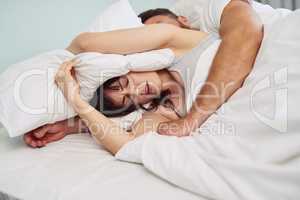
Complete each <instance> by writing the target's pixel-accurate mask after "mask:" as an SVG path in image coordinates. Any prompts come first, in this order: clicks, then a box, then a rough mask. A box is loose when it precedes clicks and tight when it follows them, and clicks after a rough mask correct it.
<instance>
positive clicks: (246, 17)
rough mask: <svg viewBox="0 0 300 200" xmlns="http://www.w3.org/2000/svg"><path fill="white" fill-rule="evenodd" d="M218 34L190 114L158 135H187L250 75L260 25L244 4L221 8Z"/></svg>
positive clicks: (239, 0) (236, 1) (243, 0)
mask: <svg viewBox="0 0 300 200" xmlns="http://www.w3.org/2000/svg"><path fill="white" fill-rule="evenodd" d="M219 32H220V36H221V39H222V42H221V44H220V47H219V49H218V52H217V54H216V56H215V58H214V60H213V63H212V66H211V69H210V72H209V75H208V78H207V80H206V84H205V85H204V86H203V88H202V89H201V91H200V93H199V95H198V97H197V99H196V101H195V102H194V103H193V106H192V109H191V111H190V112H189V113H188V114H187V116H186V117H185V118H184V119H181V120H179V121H175V122H173V124H172V127H173V128H172V129H165V128H164V129H162V128H161V127H162V125H161V126H160V127H159V130H158V131H159V133H161V134H165V135H177V136H184V135H189V133H190V132H191V131H192V130H194V129H196V128H198V127H199V126H201V124H203V123H204V122H205V121H206V120H207V118H208V117H209V116H210V115H211V114H212V113H213V112H215V111H216V110H217V109H218V108H219V107H220V106H221V105H222V104H223V103H224V102H226V101H227V100H228V99H229V97H230V96H231V95H232V94H233V93H234V92H236V91H237V90H238V89H239V88H240V87H241V86H242V84H243V82H244V80H245V78H246V77H247V76H248V74H249V73H250V72H251V70H252V67H253V64H254V62H255V59H256V55H257V53H258V50H259V48H260V44H261V42H262V39H263V25H262V23H261V21H260V19H259V18H258V16H257V15H256V13H255V12H254V10H253V9H252V8H251V5H250V4H249V2H248V1H246V0H232V1H231V2H230V3H229V4H228V5H227V6H226V7H225V9H224V11H223V14H222V18H221V25H220V30H219ZM208 97H209V98H208ZM171 123H172V122H169V123H168V124H164V127H166V125H171ZM174 125H176V126H177V128H176V129H174V127H175V126H174Z"/></svg>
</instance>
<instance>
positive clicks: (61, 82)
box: [55, 60, 80, 105]
mask: <svg viewBox="0 0 300 200" xmlns="http://www.w3.org/2000/svg"><path fill="white" fill-rule="evenodd" d="M76 64H78V61H77V60H71V61H67V62H64V63H63V64H62V65H61V66H60V68H59V69H58V71H57V73H56V76H55V82H56V84H57V86H58V87H59V89H60V90H61V91H62V92H63V94H64V96H65V99H66V100H67V101H68V103H70V104H71V105H73V104H74V102H75V101H76V100H78V99H80V91H79V84H78V82H77V79H76V76H75V70H74V68H73V67H74V66H75V65H76Z"/></svg>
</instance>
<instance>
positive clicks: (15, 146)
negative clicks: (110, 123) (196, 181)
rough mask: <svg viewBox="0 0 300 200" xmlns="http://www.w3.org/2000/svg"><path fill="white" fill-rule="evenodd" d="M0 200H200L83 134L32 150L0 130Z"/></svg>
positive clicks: (20, 139)
mask: <svg viewBox="0 0 300 200" xmlns="http://www.w3.org/2000/svg"><path fill="white" fill-rule="evenodd" d="M0 199H1V200H2V199H5V200H6V199H9V200H11V199H24V200H26V199H28V200H35V199H36V200H40V199H43V200H68V199H70V200H79V199H89V200H93V199H97V200H99V199H110V200H126V199H128V200H135V199H138V200H140V199H143V200H147V199H149V200H153V199H178V200H179V199H183V200H194V199H202V198H201V197H199V196H196V195H194V194H192V193H190V192H187V191H185V190H182V189H180V188H178V187H176V186H174V185H172V184H169V183H168V182H165V181H164V180H162V179H160V178H158V177H156V176H155V175H153V174H151V173H150V172H149V171H147V170H146V169H145V168H144V167H143V166H141V165H137V164H132V163H126V162H121V161H118V160H116V159H115V158H114V157H113V156H112V155H110V154H109V153H108V152H107V151H105V150H104V149H103V148H102V147H101V146H99V145H98V144H96V143H95V142H94V141H93V139H92V138H91V137H90V136H89V135H87V134H75V135H70V136H68V137H66V138H65V139H64V140H61V141H59V142H57V143H53V144H49V145H48V146H47V147H45V148H41V149H31V148H28V147H27V146H26V145H25V144H24V143H23V141H22V138H14V139H11V138H8V136H7V134H6V133H5V130H4V129H2V128H0Z"/></svg>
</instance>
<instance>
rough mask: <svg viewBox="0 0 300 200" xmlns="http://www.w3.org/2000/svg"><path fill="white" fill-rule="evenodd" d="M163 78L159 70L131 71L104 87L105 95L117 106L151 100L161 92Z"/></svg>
mask: <svg viewBox="0 0 300 200" xmlns="http://www.w3.org/2000/svg"><path fill="white" fill-rule="evenodd" d="M161 86H162V83H161V79H160V78H159V76H158V74H157V72H129V73H128V74H126V75H124V76H121V77H119V78H118V79H116V81H114V82H113V83H111V84H110V86H109V87H106V88H105V89H104V96H105V97H107V98H109V99H110V100H111V103H113V104H114V105H115V106H118V107H122V108H124V107H126V106H130V105H132V103H134V104H135V105H143V104H147V103H149V102H151V101H152V100H153V99H154V98H156V97H157V96H159V95H160V93H161Z"/></svg>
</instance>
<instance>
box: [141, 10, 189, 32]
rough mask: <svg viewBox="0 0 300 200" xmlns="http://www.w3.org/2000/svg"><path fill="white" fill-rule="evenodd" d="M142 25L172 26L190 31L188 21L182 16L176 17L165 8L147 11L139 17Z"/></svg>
mask: <svg viewBox="0 0 300 200" xmlns="http://www.w3.org/2000/svg"><path fill="white" fill-rule="evenodd" d="M139 17H140V18H141V19H142V22H143V24H159V23H165V24H173V25H175V26H178V27H181V28H187V29H190V24H189V21H188V19H187V18H186V17H184V16H177V15H176V14H175V13H173V12H172V11H170V10H168V9H165V8H157V9H151V10H147V11H145V12H143V13H141V14H140V15H139Z"/></svg>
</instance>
